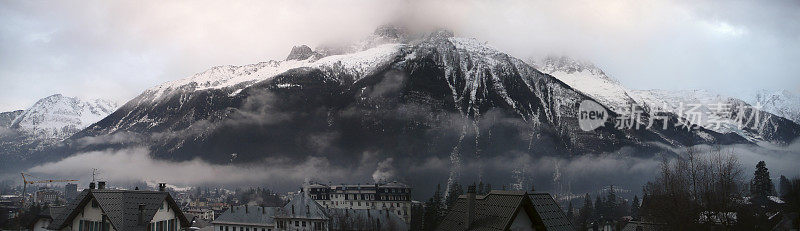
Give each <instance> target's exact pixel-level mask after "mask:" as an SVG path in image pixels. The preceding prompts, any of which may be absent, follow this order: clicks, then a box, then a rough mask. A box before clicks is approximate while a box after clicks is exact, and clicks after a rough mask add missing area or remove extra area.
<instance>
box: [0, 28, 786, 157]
mask: <svg viewBox="0 0 800 231" xmlns="http://www.w3.org/2000/svg"><path fill="white" fill-rule="evenodd" d="M584 100H592V101H596V102H598V103H599V104H600V105H602V107H604V108H605V109H607V110H608V111H609V116H611V117H615V116H618V115H621V114H623V113H625V112H626V110H627V109H628V108H629V105H631V104H639V105H645V107H644V111H643V112H642V113H641V115H642V121H641V122H642V123H647V122H649V121H651V119H652V115H651V113H653V112H656V111H658V110H659V107H664V106H663V105H665V104H664V103H666V105H667V106H666V107H667V108H661V109H675V105H676V104H680V103H681V102H683V103H685V104H689V103H703V104H704V105H712V104H713V103H716V102H724V103H727V104H730V105H732V107H733V108H732V111H734V112H737V113H738V110H736V109H738V108H744V107H747V106H748V105H751V104H753V103H754V102H762V103H761V104H762V105H766V104H769V105H770V106H769V107H765V108H764V111H765V113H760V116H759V117H758V118H759V120H758V121H759V122H758V123H760V124H759V125H762V126H760V127H759V129H750V128H742V129H740V128H738V127H736V126H734V125H735V123H734V122H735V121H731V120H720V121H721V122H719V123H716V124H714V125H720V126H711V124H708V123H706V122H708V121H701V123H700V124H699V126H697V127H694V128H693V129H685V128H682V127H679V126H674V125H675V124H676V123H678V122H679V121H681V120H683V119H687V118H685V117H684V116H682V115H680V114H678V113H674V112H668V113H665V114H664V116H665V117H666V118H667V124H668V125H669V126H667V128H666V129H660V127H661V125H662V123H664V122H659V121H655V120H653V121H654V124H655V126H654V127H655V128H652V129H624V128H617V127H615V124H614V121H613V120H608V121H606V123H605V126H602V127H600V128H598V129H595V130H593V131H583V130H581V129H580V128H579V125H578V122H579V118H578V116H579V115H578V104H580V103H581V102H582V101H584ZM756 100H757V101H743V100H739V99H736V98H731V97H724V96H721V95H717V94H713V93H709V92H707V91H678V92H675V91H663V90H645V91H642V90H630V89H627V88H625V87H624V86H622V85H621V84H620V83H619V81H617V80H615V79H614V78H612V77H610V76H608V75H607V74H606V73H605V72H604V71H602V70H601V69H600V68H597V67H596V66H595V65H593V64H591V63H589V62H582V61H576V60H573V59H570V58H567V57H548V58H545V59H542V60H534V61H530V60H529V61H524V60H521V59H518V58H515V57H512V56H510V55H508V54H506V53H503V52H501V51H499V50H497V49H496V48H494V47H492V46H490V45H487V44H486V43H484V42H480V41H477V40H475V39H469V38H460V37H455V36H453V34H452V33H451V32H449V31H446V30H440V31H435V32H432V33H410V32H408V31H406V30H405V29H403V28H401V27H393V26H384V27H380V28H378V29H377V30H376V31H375V33H374V34H373V35H372V36H370V37H368V38H366V39H364V40H361V41H357V42H354V43H352V44H347V45H340V46H321V47H318V48H316V49H311V48H310V47H308V46H297V47H295V48H294V49H292V52H291V53H290V54H289V55H288V56H287V58H286V59H285V60H270V61H266V62H260V63H255V64H249V65H243V66H230V65H228V66H217V67H213V68H211V69H209V70H206V71H203V72H200V73H197V74H195V75H192V76H189V77H187V78H183V79H178V80H175V81H171V82H167V83H164V84H160V85H158V86H154V87H152V88H150V89H147V90H145V91H144V92H142V93H141V94H140V95H138V96H136V97H135V98H133V99H131V100H130V101H128V102H127V103H125V104H124V105H122V106H121V107H119V108H118V109H117V106H116V105H115V104H113V103H111V102H109V101H80V100H77V99H74V98H68V97H63V96H61V95H54V96H51V97H48V98H45V99H42V100H40V101H39V102H37V103H36V104H35V105H34V106H32V107H31V108H29V109H27V110H25V111H14V112H7V113H2V114H0V126H3V127H5V128H6V130H8V131H13V133H8V134H15V135H9V136H6V135H3V141H2V143H0V150H2V151H3V156H4V157H3V158H9V159H19V160H27V161H29V162H31V163H38V162H42V161H44V159H45V156H46V157H47V158H46V159H49V160H52V159H57V158H64V157H66V156H68V155H71V154H74V153H77V152H83V151H90V150H100V149H106V148H122V147H128V146H132V145H137V146H141V145H145V146H148V147H149V148H150V151H151V152H152V156H154V157H156V158H161V159H169V160H191V159H195V158H200V159H203V160H206V161H209V162H212V163H232V161H233V159H232V158H231V156H232V154H236V155H235V156H236V161H237V162H243V163H244V162H251V161H258V160H263V159H264V158H266V157H281V158H286V159H290V160H300V159H303V158H305V157H309V156H325V157H328V159H329V160H330V161H331V162H332V163H331V164H332V165H341V166H354V165H357V164H358V161H357V160H358V158H359V156H360V155H361V154H362V153H377V155H378V156H379V157H380V158H393V159H394V161H395V162H394V163H395V164H397V165H400V166H411V165H415V164H420V163H423V162H424V161H426V160H427V158H429V157H441V158H443V159H448V160H450V161H451V162H452V163H451V166H452V167H453V168H458V166H459V163H462V162H466V161H476V160H477V161H480V160H481V159H482V158H490V157H492V156H499V155H505V154H508V153H526V154H529V155H535V156H559V157H572V156H579V155H585V154H592V153H604V152H616V151H618V150H620V149H622V148H629V149H631V150H633V151H632V153H635V154H636V155H642V156H652V155H654V154H655V153H673V150H674V149H673V148H676V147H678V148H679V147H683V146H689V145H697V144H755V143H757V142H763V141H765V142H772V143H776V144H787V143H790V142H792V141H793V140H795V139H796V138H797V137H798V136H800V125H798V124H797V117H796V116H797V114H798V113H797V109H798V108H800V107H798V106H797V102H798V101H797V100H796V98H795V99H792V98H791V97H783V96H781V97H772V95H767V94H764V95H763V96H761V97H756ZM793 102H794V103H793ZM115 109H116V110H115ZM698 110H699V111H701V112H703V113H710V114H709V115H711V116H715V115H716V116H720V115H719V114H715V113H714V110H711V108H709V107H708V106H705V107H702V108H699V109H698ZM751 115H754V111H753V110H744V111H742V115H741V116H743V117H748V116H751ZM11 118H13V119H11ZM787 118H788V119H787ZM793 120H794V122H793ZM749 125H753V124H749ZM656 128H658V129H656ZM0 131H2V130H0ZM89 139H91V140H92V142H85V141H87V140H89ZM62 140H63V142H61V141H62ZM53 144H58V145H53ZM37 152H38V153H39V154H36V153H37ZM31 153H33V154H31ZM41 153H44V154H41ZM11 156H13V157H14V158H11ZM28 156H30V158H28Z"/></svg>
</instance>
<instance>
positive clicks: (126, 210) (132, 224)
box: [48, 189, 189, 230]
mask: <svg viewBox="0 0 800 231" xmlns="http://www.w3.org/2000/svg"><path fill="white" fill-rule="evenodd" d="M77 198H78V199H76V200H73V201H72V202H70V204H69V205H67V207H66V210H65V212H64V213H62V214H61V215H59V217H58V218H56V219H53V222H52V223H51V224H50V226H48V228H49V229H61V228H63V227H65V226H66V225H68V224H67V223H68V222H70V221H72V219H74V218H75V216H76V215H77V214H78V213H79V212H80V211H78V209H80V208H83V207H84V206H86V204H88V203H89V202H91V200H92V198H94V199H95V200H96V201H97V203H98V205H99V206H100V209H101V210H103V212H104V213H105V214H106V215H107V216H108V219H109V222H110V223H111V225H112V226H113V227H114V228H115V229H116V230H146V229H147V225H148V224H147V223H143V224H139V221H138V218H139V205H140V204H142V205H144V210H143V212H144V219H145V220H147V221H149V220H152V219H153V216H155V214H156V212H158V209H159V208H161V203H163V202H164V201H165V200H166V201H167V204H169V205H170V208H171V209H172V210H173V211H175V214H176V215H177V217H178V220H179V221H180V222H181V226H184V227H186V226H188V225H189V221H188V220H186V217H185V216H184V215H183V212H181V211H180V208H179V207H178V206H177V204H176V203H175V201H174V200H173V199H172V197H171V196H170V195H169V193H168V192H160V191H138V190H134V191H131V190H106V189H102V190H101V189H86V190H84V191H83V192H81V194H80V195H78V197H77Z"/></svg>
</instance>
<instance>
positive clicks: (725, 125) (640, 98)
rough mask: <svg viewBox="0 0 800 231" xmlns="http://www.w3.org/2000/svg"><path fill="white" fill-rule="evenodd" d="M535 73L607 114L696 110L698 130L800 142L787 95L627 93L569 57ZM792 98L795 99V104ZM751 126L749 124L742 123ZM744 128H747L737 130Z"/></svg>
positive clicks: (798, 111)
mask: <svg viewBox="0 0 800 231" xmlns="http://www.w3.org/2000/svg"><path fill="white" fill-rule="evenodd" d="M530 62H531V63H533V65H534V66H535V67H537V69H538V70H541V71H542V72H544V73H548V74H550V75H552V76H554V77H556V78H557V79H559V80H561V81H564V83H566V84H567V85H570V86H572V87H573V88H575V89H576V90H578V91H581V92H584V93H586V94H588V95H589V96H590V97H592V98H594V99H595V100H597V101H598V102H600V103H602V104H603V105H606V106H608V107H609V108H610V109H612V110H614V111H617V112H619V113H623V112H624V111H626V110H628V111H630V108H631V105H632V104H633V105H639V106H642V107H644V108H643V109H644V110H645V111H646V112H647V113H650V114H652V112H653V111H672V112H676V114H681V113H677V112H680V111H681V110H683V112H684V113H682V115H680V116H681V117H683V118H682V119H685V120H690V119H691V118H687V117H690V116H694V115H696V114H694V113H687V112H689V110H690V109H692V108H693V107H694V106H697V108H695V109H693V112H699V113H701V114H702V116H700V119H699V120H696V121H697V125H699V126H701V127H703V128H705V129H708V130H711V131H714V132H717V133H721V134H736V135H738V136H741V137H743V138H745V139H747V140H749V141H751V142H759V141H767V142H772V143H778V144H788V143H790V142H792V141H794V140H795V139H796V138H797V137H798V136H800V126H798V124H797V120H795V118H796V117H797V116H798V115H800V98H798V97H796V96H793V95H792V94H791V93H790V92H788V91H780V92H778V93H774V94H773V93H766V92H764V91H761V92H759V93H758V94H757V95H756V96H755V97H754V99H755V100H748V99H738V98H734V97H727V96H723V95H721V94H717V93H713V92H711V91H707V90H659V89H653V90H631V89H627V88H625V87H624V86H623V85H622V84H620V83H619V81H617V80H616V79H614V78H612V77H609V76H608V75H606V74H605V73H604V72H603V71H602V70H600V69H599V68H597V67H596V66H595V65H594V64H592V63H590V62H586V61H579V60H575V59H572V58H569V57H563V56H561V57H559V56H550V57H546V58H543V59H541V60H532V61H530ZM793 97H794V98H793ZM759 104H760V105H761V110H759V111H758V113H755V115H758V116H759V118H752V119H751V118H749V117H748V116H749V115H750V114H747V115H741V118H740V121H741V123H740V121H737V114H736V113H738V112H739V111H740V110H739V109H742V110H744V111H749V110H745V109H747V108H757V107H758V105H759ZM748 119H749V121H752V122H751V123H750V124H744V122H747V121H748ZM740 124H741V125H746V126H740Z"/></svg>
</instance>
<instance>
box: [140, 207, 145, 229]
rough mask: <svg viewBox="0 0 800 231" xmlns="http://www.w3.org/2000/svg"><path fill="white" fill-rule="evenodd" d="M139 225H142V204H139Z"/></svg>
mask: <svg viewBox="0 0 800 231" xmlns="http://www.w3.org/2000/svg"><path fill="white" fill-rule="evenodd" d="M139 224H140V225H141V224H144V204H139Z"/></svg>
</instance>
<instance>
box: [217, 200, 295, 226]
mask: <svg viewBox="0 0 800 231" xmlns="http://www.w3.org/2000/svg"><path fill="white" fill-rule="evenodd" d="M280 209H281V208H280V207H261V206H245V205H242V206H233V207H231V208H230V209H228V210H225V212H223V213H222V214H220V215H219V217H217V219H215V220H214V221H212V222H211V223H212V224H253V225H261V226H274V225H275V219H274V217H275V214H276V213H277V212H278V210H280Z"/></svg>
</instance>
